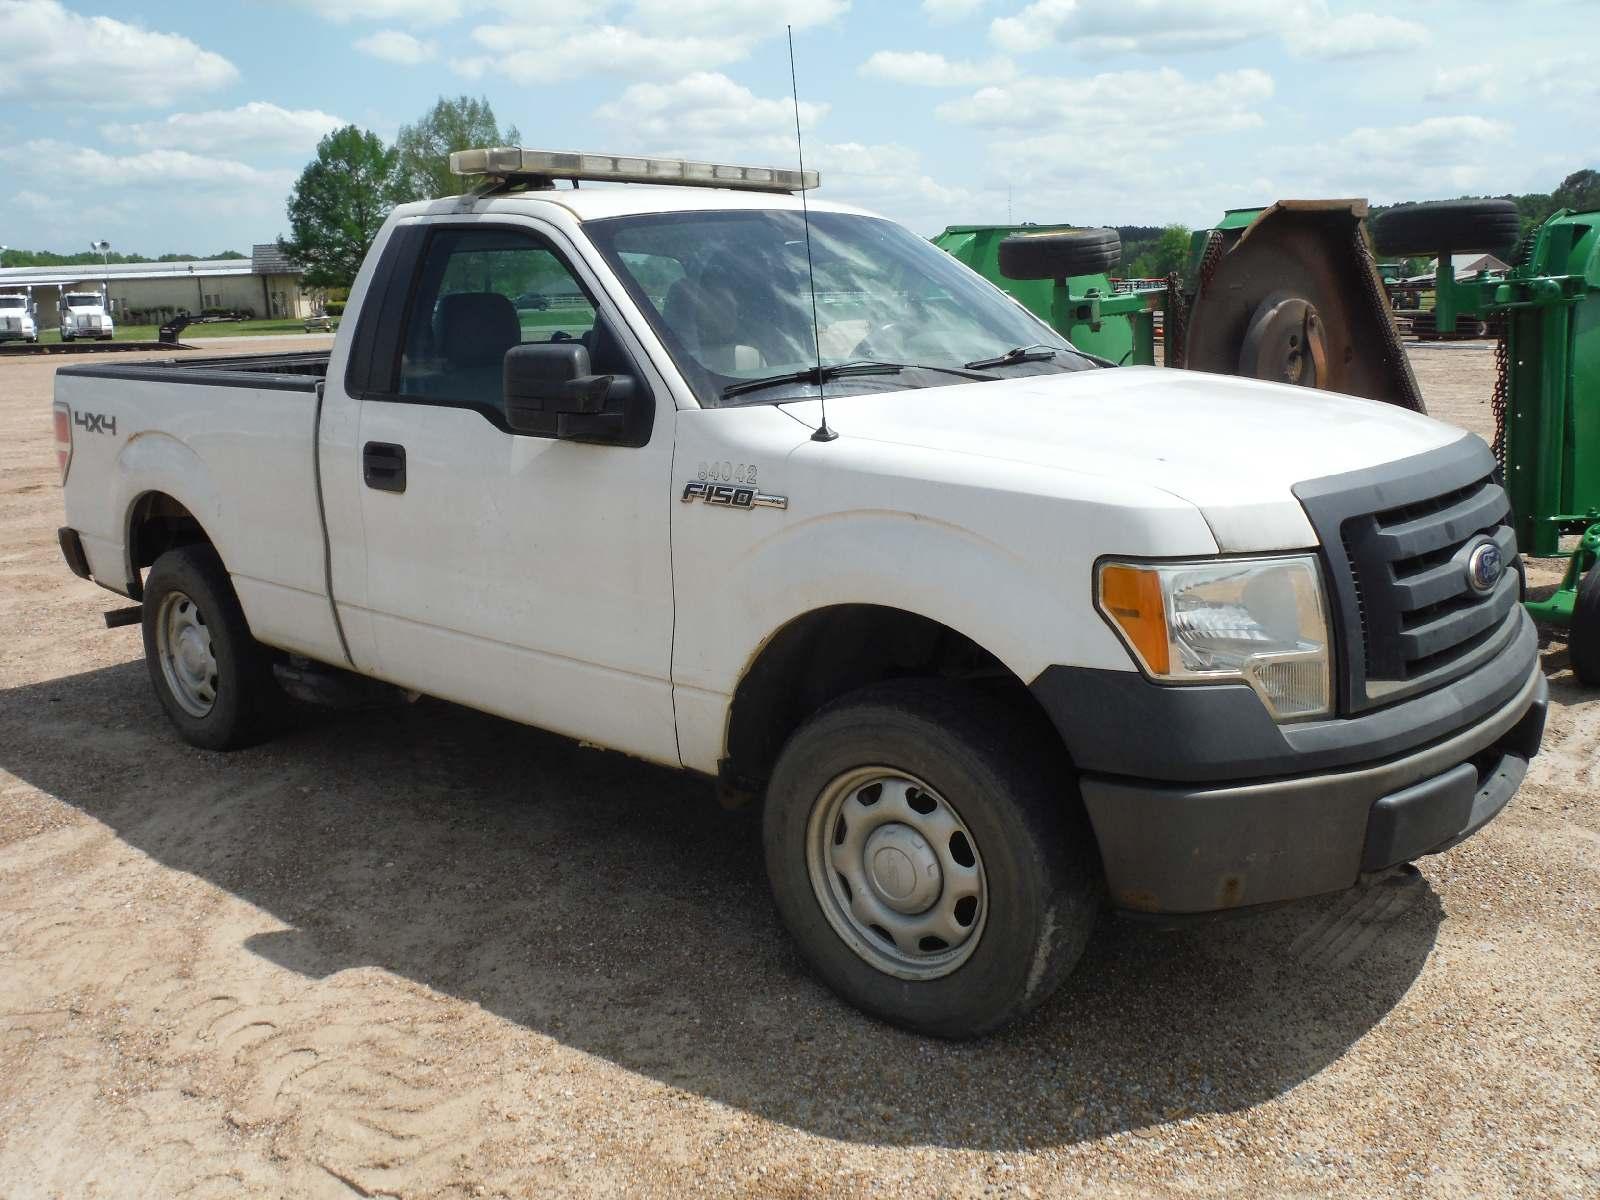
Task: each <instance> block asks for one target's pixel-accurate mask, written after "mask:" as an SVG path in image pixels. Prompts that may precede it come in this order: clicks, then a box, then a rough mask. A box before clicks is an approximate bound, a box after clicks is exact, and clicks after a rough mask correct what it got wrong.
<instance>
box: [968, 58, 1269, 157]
mask: <svg viewBox="0 0 1600 1200" xmlns="http://www.w3.org/2000/svg"><path fill="white" fill-rule="evenodd" d="M1272 93H1273V83H1272V77H1271V76H1270V75H1268V74H1267V73H1266V72H1265V71H1258V70H1255V69H1254V68H1246V69H1244V70H1240V71H1224V72H1222V73H1221V74H1218V75H1214V76H1212V77H1211V78H1210V79H1200V80H1190V79H1188V78H1187V77H1185V76H1184V75H1183V74H1181V73H1180V72H1178V71H1175V70H1173V69H1172V68H1171V67H1162V68H1160V69H1159V70H1154V71H1110V72H1106V73H1103V74H1100V75H1093V76H1089V77H1088V78H1081V79H1069V78H1061V77H1054V76H1028V77H1024V78H1022V79H1018V80H1016V81H1014V82H1012V83H1008V84H997V85H993V86H990V87H984V88H980V89H978V90H977V91H976V92H974V93H973V94H972V95H971V96H968V97H966V98H965V99H962V100H951V101H948V102H946V103H944V104H941V105H940V106H939V107H938V109H937V112H938V115H939V116H940V117H942V118H944V119H945V120H948V121H954V122H956V123H958V124H962V125H975V126H978V127H980V128H983V129H989V130H1006V131H1011V132H1014V133H1019V134H1031V132H1032V131H1033V130H1038V129H1051V128H1061V127H1063V126H1069V125H1070V126H1074V127H1075V128H1076V130H1077V131H1076V132H1074V133H1073V134H1072V135H1071V136H1072V138H1073V139H1075V140H1076V143H1077V150H1076V151H1075V152H1073V153H1072V154H1071V155H1070V157H1072V158H1075V159H1079V160H1082V159H1088V158H1093V157H1095V156H1096V154H1099V153H1100V152H1101V150H1102V149H1109V148H1112V147H1114V146H1115V145H1119V144H1120V145H1131V144H1136V143H1137V144H1144V145H1147V146H1165V145H1172V144H1174V143H1175V142H1177V141H1178V140H1179V139H1181V138H1184V137H1189V136H1193V135H1196V134H1205V133H1227V132H1234V131H1237V130H1241V129H1250V128H1253V127H1255V126H1258V125H1260V124H1261V123H1262V122H1261V116H1260V114H1259V113H1258V112H1256V106H1257V105H1259V104H1261V103H1263V102H1264V101H1266V100H1268V99H1270V98H1271V96H1272ZM1082 129H1093V130H1094V142H1095V145H1096V147H1097V148H1096V151H1095V154H1085V153H1084V149H1083V147H1084V135H1083V134H1082V132H1081V130H1082Z"/></svg>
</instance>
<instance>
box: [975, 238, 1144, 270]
mask: <svg viewBox="0 0 1600 1200" xmlns="http://www.w3.org/2000/svg"><path fill="white" fill-rule="evenodd" d="M1121 257H1122V235H1121V234H1119V233H1118V232H1117V231H1116V230H1115V229H1050V230H1045V231H1043V232H1040V233H1014V234H1012V235H1011V236H1010V237H1008V238H1004V239H1002V240H1001V242H1000V274H1002V275H1004V276H1005V277H1006V278H1007V279H1063V278H1067V277H1069V276H1072V275H1104V274H1106V273H1107V272H1108V271H1110V270H1111V268H1112V267H1114V266H1116V265H1117V260H1118V259H1119V258H1121Z"/></svg>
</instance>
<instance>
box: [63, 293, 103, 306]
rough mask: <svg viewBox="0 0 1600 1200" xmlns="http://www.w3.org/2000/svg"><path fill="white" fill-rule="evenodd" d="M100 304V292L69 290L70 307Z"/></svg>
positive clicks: (68, 302) (68, 301) (68, 300)
mask: <svg viewBox="0 0 1600 1200" xmlns="http://www.w3.org/2000/svg"><path fill="white" fill-rule="evenodd" d="M99 304H100V293H99V292H68V293H67V307H68V308H97V307H99Z"/></svg>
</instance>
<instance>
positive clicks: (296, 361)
mask: <svg viewBox="0 0 1600 1200" xmlns="http://www.w3.org/2000/svg"><path fill="white" fill-rule="evenodd" d="M330 357H331V354H330V352H329V351H327V350H314V351H306V352H303V353H291V354H240V355H232V356H229V357H211V358H181V359H180V358H168V359H162V360H159V361H157V362H140V363H100V362H94V363H73V364H71V365H68V366H64V367H61V368H59V369H58V370H57V372H56V374H57V375H76V376H80V377H84V378H91V379H123V380H133V381H137V382H140V383H204V384H211V385H212V386H214V387H247V388H261V389H265V390H268V391H289V392H311V391H315V390H316V386H317V382H318V381H319V380H321V379H324V378H326V377H327V374H328V359H329V358H330Z"/></svg>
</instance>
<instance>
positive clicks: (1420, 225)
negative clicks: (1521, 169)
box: [1372, 200, 1522, 255]
mask: <svg viewBox="0 0 1600 1200" xmlns="http://www.w3.org/2000/svg"><path fill="white" fill-rule="evenodd" d="M1521 233H1522V218H1521V217H1520V216H1519V215H1518V213H1517V206H1516V205H1515V204H1513V203H1512V202H1511V201H1509V200H1436V201H1432V202H1430V203H1427V204H1400V205H1396V206H1395V207H1394V208H1391V209H1389V211H1388V212H1385V213H1383V214H1381V215H1380V216H1378V217H1376V218H1374V220H1373V222H1372V241H1373V244H1374V245H1375V246H1377V248H1378V253H1379V254H1386V255H1415V254H1430V255H1431V254H1449V253H1462V252H1466V251H1487V252H1489V253H1492V254H1500V255H1504V254H1508V253H1510V251H1511V249H1512V247H1513V246H1515V245H1516V244H1517V238H1518V237H1519V236H1520V235H1521Z"/></svg>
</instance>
